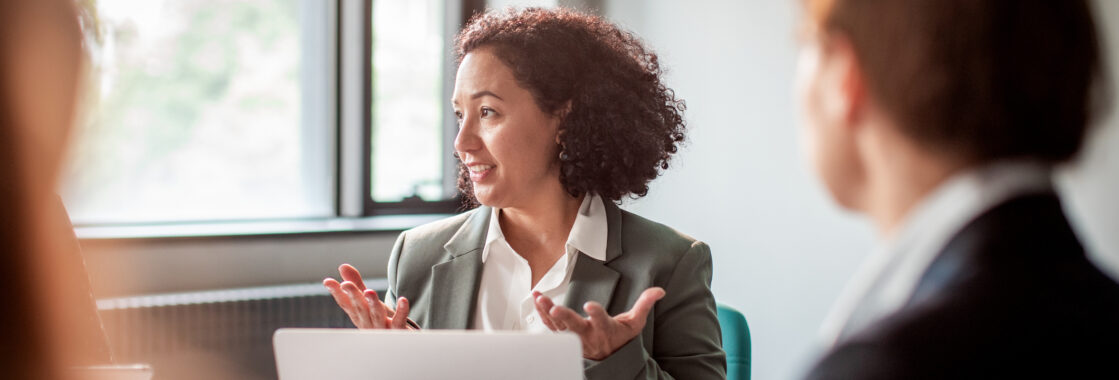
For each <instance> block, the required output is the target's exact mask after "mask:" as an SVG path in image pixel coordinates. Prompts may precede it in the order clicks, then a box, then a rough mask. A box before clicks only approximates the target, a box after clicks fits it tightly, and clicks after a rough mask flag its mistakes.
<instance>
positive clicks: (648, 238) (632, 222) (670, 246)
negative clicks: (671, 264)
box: [621, 210, 706, 253]
mask: <svg viewBox="0 0 1119 380" xmlns="http://www.w3.org/2000/svg"><path fill="white" fill-rule="evenodd" d="M621 216H622V218H621V219H622V223H621V224H622V231H621V232H622V242H623V243H624V244H625V245H626V248H630V247H657V248H659V249H658V250H662V251H670V252H680V253H683V252H685V251H688V250H689V249H691V248H692V247H693V246H696V245H702V246H704V247H706V244H705V243H703V242H701V241H698V240H696V239H695V238H693V237H691V236H689V235H687V234H684V233H683V232H680V231H677V230H676V229H674V228H672V227H669V226H667V225H665V224H662V223H659V222H655V221H652V220H649V219H647V218H645V217H642V216H640V215H637V214H634V213H632V212H629V211H626V210H621Z"/></svg>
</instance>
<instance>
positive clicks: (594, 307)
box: [583, 301, 614, 331]
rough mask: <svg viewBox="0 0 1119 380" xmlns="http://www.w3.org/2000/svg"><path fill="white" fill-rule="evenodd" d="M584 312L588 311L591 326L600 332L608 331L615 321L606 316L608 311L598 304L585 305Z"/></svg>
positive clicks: (591, 302) (588, 303) (589, 303)
mask: <svg viewBox="0 0 1119 380" xmlns="http://www.w3.org/2000/svg"><path fill="white" fill-rule="evenodd" d="M583 311H586V312H587V316H588V317H590V319H591V326H592V327H594V328H596V329H599V330H600V331H606V330H607V329H608V328H609V327H610V326H609V324H610V322H613V321H614V320H613V319H612V318H610V315H609V314H606V309H603V308H602V305H599V304H598V302H594V301H590V302H587V303H586V304H584V305H583Z"/></svg>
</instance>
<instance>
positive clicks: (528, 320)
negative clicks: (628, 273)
mask: <svg viewBox="0 0 1119 380" xmlns="http://www.w3.org/2000/svg"><path fill="white" fill-rule="evenodd" d="M602 202H603V201H602V198H601V197H599V196H598V195H593V194H588V195H587V196H586V197H584V198H583V203H582V205H580V206H579V214H578V215H577V216H576V217H575V224H573V225H572V226H571V232H570V233H568V236H567V244H566V245H565V246H566V251H567V252H566V254H564V255H563V256H560V258H559V259H558V260H556V263H555V264H554V265H552V267H551V269H548V272H547V273H545V274H544V277H542V278H541V279H540V282H538V283H537V284H536V287H535V288H534V287H532V270H531V269H530V268H529V266H528V261H527V260H525V259H524V258H523V257H521V255H520V254H518V253H517V252H515V251H513V248H512V247H510V246H509V243H508V242H507V241H506V240H505V235H504V234H503V233H502V232H501V222H500V221H499V218H498V216H499V213H500V212H501V210H500V209H497V208H494V209H493V213H492V214H491V215H490V227H489V232H488V233H487V234H486V245H485V246H484V247H483V248H482V283H481V284H480V285H479V287H478V297H477V304H476V305H475V306H474V319H473V326H472V327H473V328H474V329H480V330H485V331H493V330H527V331H540V332H545V331H549V330H548V327H547V326H545V325H544V324H543V323H542V322H540V317H539V316H538V315H537V314H536V307H535V306H534V303H533V298H532V292H533V291H539V292H540V293H543V294H544V295H546V296H548V297H550V298H551V299H552V301H553V302H555V303H556V304H557V305H562V304H563V302H564V300H565V298H566V296H567V287H568V283H569V282H570V281H571V272H572V270H574V268H575V258H576V257H577V256H576V255H577V254H578V253H580V252H581V253H583V254H585V255H587V256H590V257H592V258H594V259H597V260H605V259H606V237H607V233H606V229H607V222H606V206H605V205H604V204H603V203H602Z"/></svg>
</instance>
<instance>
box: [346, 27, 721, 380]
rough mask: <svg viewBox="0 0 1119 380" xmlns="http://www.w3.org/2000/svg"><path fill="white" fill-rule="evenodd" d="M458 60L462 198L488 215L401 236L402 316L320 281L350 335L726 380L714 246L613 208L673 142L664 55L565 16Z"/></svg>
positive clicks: (479, 33)
mask: <svg viewBox="0 0 1119 380" xmlns="http://www.w3.org/2000/svg"><path fill="white" fill-rule="evenodd" d="M456 53H457V56H458V59H459V68H458V75H457V77H456V81H455V90H454V95H453V99H452V104H453V105H454V109H455V115H456V116H457V118H458V120H459V127H460V129H459V133H458V136H457V137H456V139H455V144H454V147H455V151H456V155H457V156H458V158H459V159H460V160H461V166H460V173H461V176H460V180H459V187H460V190H461V191H462V192H463V194H465V195H466V196H467V198H468V199H470V200H471V201H472V202H477V203H480V204H481V207H479V208H477V209H475V210H473V211H470V212H466V213H463V214H461V215H458V216H455V217H451V218H448V219H445V220H442V221H439V222H435V223H432V224H429V225H425V226H421V227H417V228H415V229H413V230H409V231H406V232H404V233H402V234H401V235H400V237H399V239H398V240H397V242H396V246H395V247H394V249H393V252H392V256H391V258H390V261H389V268H388V277H389V290H388V294H386V297H385V298H386V300H389V301H390V303H394V304H395V306H396V307H395V310H392V309H391V308H390V307H388V306H387V305H386V304H384V303H382V302H380V301H378V299H377V294H376V292H374V291H372V290H369V289H365V288H364V285H362V283H361V276H360V274H359V273H358V272H357V270H356V269H354V268H353V267H351V266H349V265H343V266H342V267H341V268H340V271H341V272H342V278H343V280H345V281H343V282H342V283H338V282H337V281H335V280H334V279H326V280H325V281H324V284H325V285H326V286H327V288H329V289H330V291H331V293H332V294H333V295H334V297H335V299H336V300H337V301H338V303H339V305H340V306H341V307H342V308H343V309H345V310H346V312H347V313H348V314H349V315H350V318H351V319H352V320H353V322H354V324H355V325H356V326H358V327H359V328H419V327H422V328H436V329H468V328H470V329H483V330H535V331H548V330H552V331H561V330H569V331H572V332H574V333H576V334H578V335H579V336H580V338H581V340H582V343H583V354H584V357H585V358H586V359H588V360H587V361H586V363H587V368H586V375H587V378H589V379H597V378H611V379H613V378H627V379H628V378H665V377H676V378H687V379H717V378H723V377H725V366H726V365H725V358H724V354H723V352H722V349H721V346H720V335H719V326H718V320H717V318H716V314H715V301H714V299H713V297H712V295H711V291H710V281H711V257H710V251H709V250H708V248H707V245H706V244H704V243H702V242H699V241H696V240H694V239H692V238H690V237H688V236H685V235H683V234H680V233H679V232H676V231H674V230H672V229H671V228H669V227H666V226H664V225H661V224H658V223H655V222H652V221H649V220H646V219H643V218H641V217H639V216H636V215H633V214H630V213H628V212H626V211H623V210H621V209H619V208H618V206H617V205H616V204H615V202H617V201H619V200H621V199H622V198H623V197H627V196H633V197H640V196H643V195H645V194H646V192H647V191H648V183H649V181H651V180H652V179H654V178H656V176H657V175H658V174H659V171H660V170H662V169H667V168H668V161H669V158H670V157H671V155H672V154H673V153H675V152H676V150H677V145H678V144H679V143H680V142H681V141H682V140H683V138H684V120H683V117H682V115H681V113H682V111H683V110H684V104H683V102H682V101H680V100H678V99H676V98H675V96H674V94H673V92H672V90H670V89H668V88H666V87H665V86H664V84H663V83H662V82H661V70H660V67H659V64H658V61H657V56H656V55H655V54H654V53H652V52H650V51H648V50H646V48H645V47H644V46H643V45H642V44H641V42H640V41H639V40H638V39H637V38H636V37H634V36H633V35H632V34H629V33H627V32H624V31H621V30H619V29H618V28H617V27H615V26H614V25H611V24H610V23H608V22H606V21H604V20H602V19H600V18H597V17H593V16H587V15H582V14H578V13H575V12H573V11H569V10H562V9H560V10H544V9H527V10H523V11H512V10H509V11H505V12H490V13H487V14H484V15H482V16H479V17H477V18H475V19H473V20H472V21H471V22H470V23H469V24H468V25H466V27H465V28H464V29H463V31H462V32H461V33H460V34H459V36H458V38H457V41H456ZM654 303H655V307H654ZM576 310H581V311H583V312H585V315H586V316H588V317H584V316H583V315H580V314H579V313H578V312H577V311H576ZM611 315H613V317H611ZM408 317H412V318H413V319H414V322H412V320H409V319H408Z"/></svg>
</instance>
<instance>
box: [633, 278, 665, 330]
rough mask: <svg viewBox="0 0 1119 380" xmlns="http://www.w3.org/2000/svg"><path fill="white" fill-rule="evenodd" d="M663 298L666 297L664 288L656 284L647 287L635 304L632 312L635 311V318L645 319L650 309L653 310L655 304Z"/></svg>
mask: <svg viewBox="0 0 1119 380" xmlns="http://www.w3.org/2000/svg"><path fill="white" fill-rule="evenodd" d="M661 298H664V289H661V288H660V287H655V286H654V287H652V288H649V289H645V291H644V292H641V296H640V297H637V302H636V303H634V304H633V308H632V309H630V313H633V317H634V318H635V319H637V320H639V321H644V320H645V317H647V316H648V315H649V311H650V310H653V304H655V303H657V301H660V299H661Z"/></svg>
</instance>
